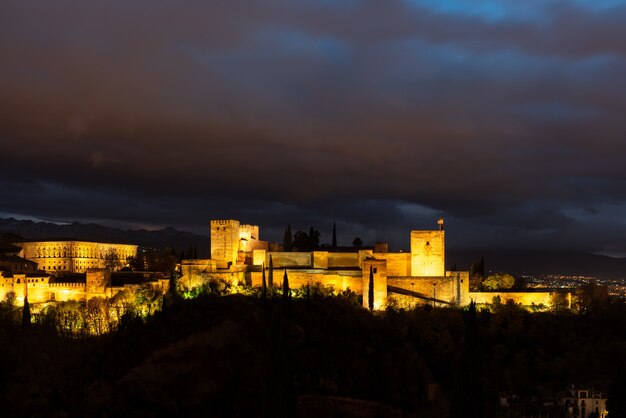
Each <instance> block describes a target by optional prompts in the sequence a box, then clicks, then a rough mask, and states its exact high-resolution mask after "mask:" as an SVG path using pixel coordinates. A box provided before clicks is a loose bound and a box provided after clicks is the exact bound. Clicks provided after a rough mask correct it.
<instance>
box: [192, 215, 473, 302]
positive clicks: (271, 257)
mask: <svg viewBox="0 0 626 418" xmlns="http://www.w3.org/2000/svg"><path fill="white" fill-rule="evenodd" d="M410 239H411V251H410V252H388V250H387V248H388V245H387V244H385V243H378V244H376V245H374V247H373V248H354V249H353V250H346V249H331V248H328V249H326V248H323V249H319V250H314V251H309V252H284V251H270V246H269V244H268V243H267V242H266V241H262V240H260V239H259V227H258V226H256V225H244V224H241V223H240V222H239V221H237V220H213V221H211V259H208V260H183V262H182V264H181V272H182V277H181V283H182V284H183V285H184V286H186V287H187V288H193V287H196V286H199V285H202V284H203V283H206V282H207V281H208V280H211V279H224V280H228V281H230V282H232V283H233V284H240V283H245V284H247V285H251V286H261V280H262V275H263V269H265V273H266V277H267V276H268V275H269V269H270V262H271V265H272V268H273V273H274V285H275V286H280V283H281V282H282V277H283V272H284V271H286V272H287V275H288V277H289V283H290V286H291V287H292V288H299V287H302V286H307V285H314V284H316V283H319V284H321V285H325V286H332V287H334V288H335V290H337V291H343V290H347V289H350V290H352V291H354V292H356V293H358V294H362V295H363V301H364V305H366V304H367V301H368V293H369V280H370V272H372V274H373V276H374V308H375V309H385V308H386V307H387V305H388V303H389V301H390V299H395V300H396V301H397V302H399V303H401V304H403V305H406V302H407V301H413V302H417V303H419V302H420V301H421V302H422V303H433V304H436V305H441V306H446V305H466V304H468V303H469V272H467V271H462V272H461V271H446V269H445V231H444V228H443V219H440V220H439V222H438V229H436V230H414V231H411V234H410Z"/></svg>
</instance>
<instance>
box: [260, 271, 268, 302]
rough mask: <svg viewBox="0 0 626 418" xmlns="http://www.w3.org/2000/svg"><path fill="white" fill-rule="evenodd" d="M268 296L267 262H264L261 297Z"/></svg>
mask: <svg viewBox="0 0 626 418" xmlns="http://www.w3.org/2000/svg"><path fill="white" fill-rule="evenodd" d="M266 297H267V285H266V284H265V264H263V279H262V281H261V299H264V300H265V298H266Z"/></svg>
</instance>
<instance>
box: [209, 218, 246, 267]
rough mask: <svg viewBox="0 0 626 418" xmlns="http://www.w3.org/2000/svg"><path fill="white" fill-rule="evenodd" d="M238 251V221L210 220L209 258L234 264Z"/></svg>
mask: <svg viewBox="0 0 626 418" xmlns="http://www.w3.org/2000/svg"><path fill="white" fill-rule="evenodd" d="M238 252H239V221H236V220H233V219H228V220H212V221H211V259H212V260H216V261H225V262H226V263H231V264H236V263H237V253H238Z"/></svg>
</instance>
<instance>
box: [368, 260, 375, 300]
mask: <svg viewBox="0 0 626 418" xmlns="http://www.w3.org/2000/svg"><path fill="white" fill-rule="evenodd" d="M367 305H368V306H369V308H370V311H373V310H374V269H373V267H372V266H370V283H369V287H368V293H367Z"/></svg>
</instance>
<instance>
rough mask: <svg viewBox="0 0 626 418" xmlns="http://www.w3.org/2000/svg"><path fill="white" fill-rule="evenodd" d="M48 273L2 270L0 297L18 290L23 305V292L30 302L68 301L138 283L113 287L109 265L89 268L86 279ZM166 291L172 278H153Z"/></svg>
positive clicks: (108, 293)
mask: <svg viewBox="0 0 626 418" xmlns="http://www.w3.org/2000/svg"><path fill="white" fill-rule="evenodd" d="M52 280H53V278H51V276H48V275H41V276H32V275H28V276H27V275H25V274H13V275H12V276H4V275H3V274H2V272H0V299H4V298H5V297H6V295H7V293H9V292H13V293H14V294H15V302H16V305H17V306H24V296H26V295H28V302H29V303H30V304H40V303H47V302H65V301H68V300H75V301H79V302H81V301H85V300H87V299H90V298H92V297H112V296H114V295H116V294H117V293H118V292H120V291H122V290H124V289H134V288H136V287H138V286H139V285H136V284H127V285H124V286H119V287H111V286H110V284H111V281H110V271H109V270H108V269H94V270H89V271H88V272H87V274H86V280H85V282H75V283H67V282H61V283H59V282H54V281H52ZM150 283H151V284H152V285H154V286H158V287H159V288H161V290H162V291H163V292H166V291H167V289H168V287H169V280H168V279H162V280H157V281H153V282H150Z"/></svg>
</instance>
